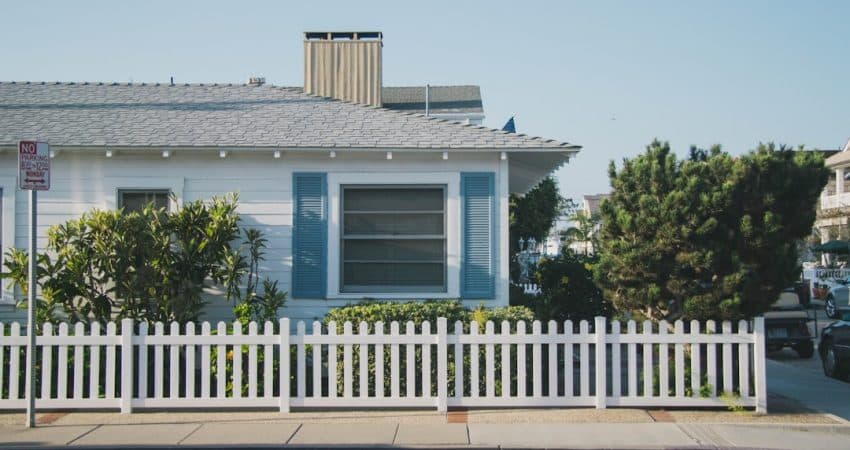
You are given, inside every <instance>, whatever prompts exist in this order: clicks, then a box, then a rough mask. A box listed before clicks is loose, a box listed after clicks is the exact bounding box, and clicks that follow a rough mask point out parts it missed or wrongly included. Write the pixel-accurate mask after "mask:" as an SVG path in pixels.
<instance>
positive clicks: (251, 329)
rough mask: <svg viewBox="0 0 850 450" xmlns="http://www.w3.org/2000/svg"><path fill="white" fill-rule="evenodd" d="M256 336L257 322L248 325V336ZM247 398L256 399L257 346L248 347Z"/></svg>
mask: <svg viewBox="0 0 850 450" xmlns="http://www.w3.org/2000/svg"><path fill="white" fill-rule="evenodd" d="M299 323H302V322H299ZM256 335H257V322H250V323H249V324H248V336H256ZM302 378H303V377H302ZM248 398H257V346H256V345H249V346H248Z"/></svg>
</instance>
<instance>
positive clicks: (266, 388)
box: [263, 320, 321, 398]
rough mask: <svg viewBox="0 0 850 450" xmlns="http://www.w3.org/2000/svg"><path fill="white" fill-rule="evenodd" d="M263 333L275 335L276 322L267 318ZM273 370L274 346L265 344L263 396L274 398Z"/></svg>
mask: <svg viewBox="0 0 850 450" xmlns="http://www.w3.org/2000/svg"><path fill="white" fill-rule="evenodd" d="M263 335H264V336H266V337H268V338H271V337H272V336H274V324H273V323H271V321H268V320H267V321H266V323H264V324H263ZM267 342H268V341H267ZM273 370H274V347H272V345H271V344H266V345H264V346H263V398H272V396H273V395H274V372H273ZM320 386H321V385H320Z"/></svg>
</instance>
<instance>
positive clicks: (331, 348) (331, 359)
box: [328, 322, 339, 398]
mask: <svg viewBox="0 0 850 450" xmlns="http://www.w3.org/2000/svg"><path fill="white" fill-rule="evenodd" d="M328 336H336V322H329V323H328ZM337 359H339V354H337V351H336V344H329V345H328V397H330V398H336V397H337V385H336V374H337V370H336V361H337Z"/></svg>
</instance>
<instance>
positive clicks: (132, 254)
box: [3, 194, 285, 325]
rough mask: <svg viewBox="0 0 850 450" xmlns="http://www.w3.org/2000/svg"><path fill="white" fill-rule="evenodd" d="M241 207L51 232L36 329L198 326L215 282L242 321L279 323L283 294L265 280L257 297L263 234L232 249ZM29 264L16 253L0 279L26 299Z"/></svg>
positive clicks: (202, 205) (124, 218) (251, 233)
mask: <svg viewBox="0 0 850 450" xmlns="http://www.w3.org/2000/svg"><path fill="white" fill-rule="evenodd" d="M236 206H237V196H236V195H235V194H229V195H226V196H224V197H221V198H219V197H213V198H212V199H211V200H210V201H208V202H203V201H194V202H190V203H186V204H184V205H183V206H182V207H181V208H180V209H178V210H177V211H173V212H169V211H166V210H165V209H164V208H155V207H153V205H151V204H148V205H147V206H145V207H144V208H142V210H140V211H133V212H124V211H123V210H117V211H102V210H93V211H89V212H86V213H84V214H83V215H82V216H81V217H80V218H79V219H73V220H69V221H67V222H65V223H63V224H60V225H56V226H54V227H51V228H50V230H49V231H48V243H47V253H45V254H40V255H38V270H37V271H38V277H37V278H38V285H39V288H40V291H41V298H39V299H38V302H37V305H36V306H37V319H38V324H39V325H40V324H41V323H43V322H44V321H56V320H57V319H59V318H60V317H61V318H64V319H65V320H68V321H70V322H76V321H80V322H86V323H87V322H91V321H98V322H106V321H109V320H120V319H123V318H132V319H135V320H137V321H143V322H148V323H153V322H165V323H167V322H172V321H177V322H180V323H185V322H194V321H197V320H198V316H199V315H200V312H201V309H202V308H203V306H204V300H203V297H202V294H203V290H204V288H205V287H207V285H208V284H209V283H210V282H212V283H217V284H221V285H223V286H224V289H225V292H226V296H227V299H228V300H234V301H236V302H237V305H236V311H235V312H236V313H237V314H238V317H239V318H240V319H243V320H244V319H247V320H264V319H267V318H269V317H270V316H274V315H276V314H275V313H276V311H277V308H278V307H280V306H282V304H283V302H284V301H285V293H283V292H279V291H278V289H277V285H276V283H274V282H272V281H271V280H268V279H266V280H262V281H263V283H262V287H263V289H262V293H261V292H260V289H258V287H259V284H260V283H259V282H260V281H261V280H260V277H259V274H258V273H257V272H258V267H259V266H258V262H259V261H261V260H262V251H263V249H264V248H265V239H263V238H262V234H261V233H260V232H259V231H256V230H251V229H249V230H245V241H244V243H242V244H241V245H240V246H239V247H237V248H234V247H233V243H234V241H235V240H237V239H238V238H239V233H240V231H239V215H238V214H237V213H236ZM246 247H247V252H248V254H249V256H248V257H247V258H246V257H245V256H243V254H242V253H243V252H244V251H245V248H246ZM27 259H28V258H27V254H26V252H24V251H22V250H19V249H10V250H9V251H8V252H7V253H6V255H5V258H4V265H5V266H6V268H7V272H5V273H3V277H4V278H9V279H11V281H12V283H13V284H15V285H17V286H19V287H20V288H21V290H22V291H23V293H24V294H26V285H27V277H28V272H29V271H28V266H27ZM243 280H244V281H245V282H246V284H247V285H246V286H242V284H243V283H242V282H243ZM243 292H244V294H243Z"/></svg>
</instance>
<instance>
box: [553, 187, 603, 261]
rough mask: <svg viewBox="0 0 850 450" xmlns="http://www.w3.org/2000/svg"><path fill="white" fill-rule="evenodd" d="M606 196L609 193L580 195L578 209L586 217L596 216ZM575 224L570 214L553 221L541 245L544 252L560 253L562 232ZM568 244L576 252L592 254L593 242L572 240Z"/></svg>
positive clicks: (562, 240) (562, 243)
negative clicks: (553, 223)
mask: <svg viewBox="0 0 850 450" xmlns="http://www.w3.org/2000/svg"><path fill="white" fill-rule="evenodd" d="M608 197H610V194H595V195H585V196H583V197H582V200H581V207H580V208H579V209H578V211H581V212H583V213H584V214H586V215H587V216H588V217H591V216H598V215H599V206H600V205H601V204H602V200H605V199H606V198H608ZM576 225H577V224H576V222H575V221H574V220H573V215H572V214H570V215H563V216H561V217H559V218H558V220H557V221H556V222H555V225H554V226H553V227H552V230H550V231H549V236H548V237H547V238H546V242H545V244H544V245H543V252H544V254H546V255H549V256H554V255H557V254H558V253H560V251H561V246H562V245H564V239H563V237H562V234H563V233H564V232H565V231H567V230H569V229H570V228H573V227H576ZM598 230H599V226H598V225H597V226H596V227H595V230H594V232H596V231H598ZM569 246H570V248H571V249H572V250H573V251H574V252H576V253H581V254H593V243H591V242H590V241H586V242H582V241H574V242H571V243H570V244H569Z"/></svg>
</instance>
